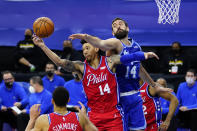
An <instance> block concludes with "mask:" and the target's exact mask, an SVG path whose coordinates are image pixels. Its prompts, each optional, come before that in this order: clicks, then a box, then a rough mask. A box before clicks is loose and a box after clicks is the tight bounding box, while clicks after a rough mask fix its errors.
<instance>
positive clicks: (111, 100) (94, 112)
mask: <svg viewBox="0 0 197 131" xmlns="http://www.w3.org/2000/svg"><path fill="white" fill-rule="evenodd" d="M82 83H83V87H84V91H85V93H86V96H87V99H88V104H87V105H88V107H89V109H90V111H89V112H88V115H89V118H90V120H91V121H92V122H93V124H94V125H95V126H96V127H97V128H98V129H99V131H122V130H123V120H122V115H121V108H120V106H119V94H118V93H119V92H118V87H117V82H116V76H115V73H112V72H111V71H110V69H109V67H108V64H107V59H106V57H104V56H101V58H100V64H99V66H98V67H97V69H94V68H93V67H91V66H90V65H89V64H88V62H87V61H85V66H84V76H83V79H82Z"/></svg>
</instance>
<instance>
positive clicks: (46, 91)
mask: <svg viewBox="0 0 197 131" xmlns="http://www.w3.org/2000/svg"><path fill="white" fill-rule="evenodd" d="M43 93H44V94H45V95H46V96H49V97H51V96H52V94H51V92H49V91H48V90H46V89H44V92H43Z"/></svg>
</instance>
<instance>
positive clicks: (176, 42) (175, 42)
mask: <svg viewBox="0 0 197 131" xmlns="http://www.w3.org/2000/svg"><path fill="white" fill-rule="evenodd" d="M174 44H178V45H179V47H180V48H181V43H180V42H178V41H174V42H172V45H174Z"/></svg>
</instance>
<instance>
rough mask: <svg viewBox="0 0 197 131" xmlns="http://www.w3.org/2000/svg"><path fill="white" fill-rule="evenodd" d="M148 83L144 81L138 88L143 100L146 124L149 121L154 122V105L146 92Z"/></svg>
mask: <svg viewBox="0 0 197 131" xmlns="http://www.w3.org/2000/svg"><path fill="white" fill-rule="evenodd" d="M148 86H149V85H148V83H144V84H143V85H142V86H141V88H140V95H141V97H142V100H143V111H144V115H145V118H146V123H147V126H148V125H150V124H151V123H156V115H155V112H156V107H155V102H154V99H153V98H152V97H150V95H149V93H148Z"/></svg>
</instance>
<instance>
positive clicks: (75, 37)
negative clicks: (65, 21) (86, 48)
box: [69, 34, 86, 40]
mask: <svg viewBox="0 0 197 131" xmlns="http://www.w3.org/2000/svg"><path fill="white" fill-rule="evenodd" d="M85 37H86V34H72V35H70V36H69V39H72V40H74V39H85Z"/></svg>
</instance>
